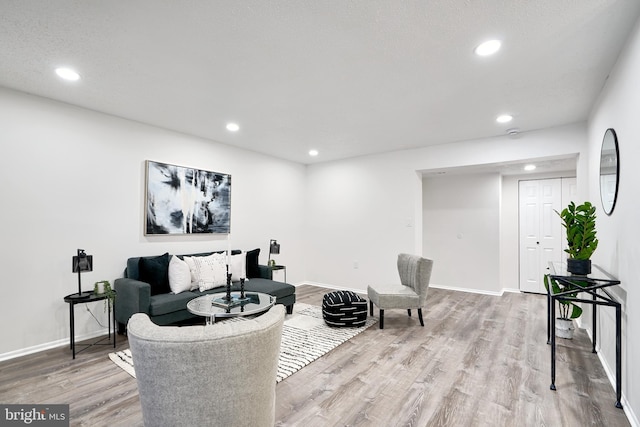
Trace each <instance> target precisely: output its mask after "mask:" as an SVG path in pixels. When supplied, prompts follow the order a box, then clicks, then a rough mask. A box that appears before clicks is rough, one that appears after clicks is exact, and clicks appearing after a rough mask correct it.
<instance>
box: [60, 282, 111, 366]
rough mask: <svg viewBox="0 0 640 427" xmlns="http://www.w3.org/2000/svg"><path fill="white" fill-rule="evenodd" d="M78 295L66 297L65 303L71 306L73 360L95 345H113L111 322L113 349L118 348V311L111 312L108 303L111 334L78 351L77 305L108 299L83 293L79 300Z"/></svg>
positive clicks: (91, 293) (101, 295)
mask: <svg viewBox="0 0 640 427" xmlns="http://www.w3.org/2000/svg"><path fill="white" fill-rule="evenodd" d="M77 295H78V294H77V293H75V294H70V295H67V296H66V297H64V302H66V303H67V304H69V329H70V333H71V336H70V344H69V345H70V348H71V353H72V354H73V358H74V359H75V358H76V354H77V353H80V352H81V351H84V350H86V349H88V348H89V347H92V346H94V345H111V322H113V348H116V311H115V310H111V304H109V303H108V302H107V306H108V307H109V308H108V309H109V316H108V321H109V334H108V335H107V336H106V337H102V338H100V339H98V340H97V341H95V342H93V343H91V344H80V345H82V346H84V348H81V349H80V350H78V351H76V335H75V330H76V322H75V316H74V311H75V310H74V308H75V306H76V304H86V303H88V302H94V301H102V300H106V299H107V295H103V294H100V295H97V294H94V293H93V292H91V291H87V292H83V293H82V297H81V298H77ZM74 297H76V298H74ZM104 340H108V342H103V341H104Z"/></svg>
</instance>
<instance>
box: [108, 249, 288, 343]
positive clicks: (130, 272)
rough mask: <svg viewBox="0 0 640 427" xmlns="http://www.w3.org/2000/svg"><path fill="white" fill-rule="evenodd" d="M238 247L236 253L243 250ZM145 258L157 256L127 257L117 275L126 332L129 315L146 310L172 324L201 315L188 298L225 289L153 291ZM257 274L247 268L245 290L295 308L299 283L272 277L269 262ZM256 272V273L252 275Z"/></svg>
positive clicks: (119, 314)
mask: <svg viewBox="0 0 640 427" xmlns="http://www.w3.org/2000/svg"><path fill="white" fill-rule="evenodd" d="M212 253H213V252H208V253H199V254H186V255H174V256H178V257H179V258H181V259H182V258H183V257H184V256H206V255H211V254H212ZM239 253H240V251H237V250H234V251H232V254H239ZM141 258H146V259H153V258H157V257H156V256H149V257H134V258H129V259H128V260H127V268H126V269H125V270H124V277H122V278H119V279H116V280H115V282H114V287H115V290H116V293H117V296H116V300H115V316H116V323H117V328H118V332H120V333H124V331H126V325H127V322H128V321H129V318H130V317H131V316H133V314H134V313H146V314H147V315H148V316H149V317H150V318H151V320H152V321H153V322H154V323H155V324H157V325H170V324H174V323H178V322H182V321H185V320H188V319H192V318H197V317H198V316H196V315H194V314H191V313H190V312H189V311H188V310H187V302H189V301H190V300H192V299H194V298H197V297H199V296H201V295H204V294H209V293H216V292H224V291H225V286H219V287H216V288H213V289H209V290H206V291H204V292H200V291H199V290H192V291H187V292H181V293H179V294H173V293H162V294H157V295H151V285H149V283H146V282H142V281H140V280H139V279H140V271H139V268H138V267H139V263H140V259H141ZM251 270H253V274H250V271H249V268H248V269H247V273H248V274H247V279H248V280H247V281H245V290H247V291H249V292H262V293H266V294H269V295H273V296H275V297H276V304H282V305H284V306H285V307H286V309H287V312H288V313H289V314H290V313H292V312H293V305H294V303H295V302H296V293H295V286H293V285H290V284H288V283H284V282H278V281H275V280H273V279H272V277H273V275H272V270H271V269H270V268H269V267H268V266H266V265H255V266H254V268H253V269H251ZM252 276H253V277H252ZM231 289H232V291H239V290H240V282H233V283H232V287H231Z"/></svg>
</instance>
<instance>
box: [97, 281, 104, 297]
mask: <svg viewBox="0 0 640 427" xmlns="http://www.w3.org/2000/svg"><path fill="white" fill-rule="evenodd" d="M100 294H104V283H98V295H100Z"/></svg>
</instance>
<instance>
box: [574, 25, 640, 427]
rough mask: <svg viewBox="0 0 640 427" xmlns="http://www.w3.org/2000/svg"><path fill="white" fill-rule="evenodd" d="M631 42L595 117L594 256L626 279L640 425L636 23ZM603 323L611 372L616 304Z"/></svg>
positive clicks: (627, 352) (630, 381)
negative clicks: (609, 140)
mask: <svg viewBox="0 0 640 427" xmlns="http://www.w3.org/2000/svg"><path fill="white" fill-rule="evenodd" d="M627 43H628V44H627V47H626V48H625V50H624V51H623V52H622V54H621V55H620V58H619V59H618V63H617V64H616V66H615V67H614V69H613V71H612V72H611V74H610V77H609V80H608V81H607V84H606V86H605V88H604V90H603V92H602V94H601V97H600V101H599V102H598V104H597V105H596V106H595V108H594V109H593V111H592V114H591V118H590V120H589V154H590V158H591V160H590V161H589V199H590V200H591V201H592V202H593V203H594V204H596V206H597V207H598V208H599V210H598V217H597V220H596V224H597V230H598V239H599V241H600V243H599V245H598V249H597V250H596V252H595V253H594V255H593V258H592V259H593V261H594V262H595V263H596V264H599V265H602V266H603V267H604V268H606V269H607V270H608V271H609V272H611V273H612V274H613V275H615V276H617V277H618V278H619V279H620V280H621V281H622V284H621V286H620V288H621V289H620V291H618V294H619V296H620V297H621V299H622V300H623V302H624V304H625V307H624V310H623V316H622V318H623V319H622V320H623V325H622V328H623V340H622V350H623V364H622V366H623V368H622V369H623V389H622V391H623V404H624V405H625V411H627V413H628V414H630V415H631V416H630V418H631V419H632V422H633V423H634V424H635V425H640V423H639V422H638V414H640V366H639V365H638V363H637V361H638V360H640V340H639V339H638V338H637V337H638V330H640V288H639V287H638V280H639V278H640V262H639V260H640V245H639V244H638V239H639V238H640V227H639V226H638V217H639V215H638V213H639V212H640V186H639V185H638V183H639V182H640V168H638V164H639V163H640V143H639V142H638V141H640V120H638V111H640V92H638V86H639V85H640V27H638V26H636V29H635V30H634V31H633V33H632V35H631V36H630V38H629V41H628V42H627ZM607 128H614V129H615V131H616V133H617V134H618V139H619V145H620V157H621V159H620V189H619V193H618V201H617V203H616V206H615V209H614V211H613V213H612V215H611V216H607V215H605V214H604V213H603V211H602V208H601V204H600V193H599V181H598V173H599V166H600V165H599V159H600V147H601V144H602V138H603V136H604V132H605V130H606V129H607ZM585 323H586V324H587V325H589V324H590V322H583V324H585ZM598 324H599V326H598V328H599V332H598V333H599V336H601V337H602V344H601V350H600V352H599V355H600V357H601V358H603V359H604V363H605V367H606V368H607V370H608V372H609V373H610V374H611V373H615V341H614V337H615V329H614V325H615V323H614V310H613V309H607V308H603V309H601V310H599V319H598ZM598 341H600V339H599V340H598ZM614 378H615V377H614Z"/></svg>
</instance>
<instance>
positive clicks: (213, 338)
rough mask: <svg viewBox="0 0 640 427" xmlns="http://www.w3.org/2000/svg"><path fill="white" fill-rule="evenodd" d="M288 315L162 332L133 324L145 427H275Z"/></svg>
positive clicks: (137, 318) (145, 322) (274, 312)
mask: <svg viewBox="0 0 640 427" xmlns="http://www.w3.org/2000/svg"><path fill="white" fill-rule="evenodd" d="M284 313H285V308H284V306H282V305H276V306H274V307H272V308H271V309H270V310H269V311H268V312H266V313H265V314H263V315H261V316H258V317H256V318H253V319H248V320H245V321H242V322H227V323H224V322H223V323H216V324H215V325H206V326H184V327H177V326H158V325H156V324H154V323H152V322H151V321H150V320H149V316H147V315H146V314H144V313H137V314H134V315H133V316H132V317H131V320H130V321H129V324H128V326H127V329H128V338H129V345H130V347H131V355H132V357H133V363H134V366H135V371H136V378H137V381H138V391H139V395H140V405H141V406H142V416H143V419H144V424H145V426H208V425H220V426H252V427H254V426H273V425H274V421H275V387H276V374H277V369H278V356H279V353H280V340H281V338H282V324H283V322H284Z"/></svg>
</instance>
